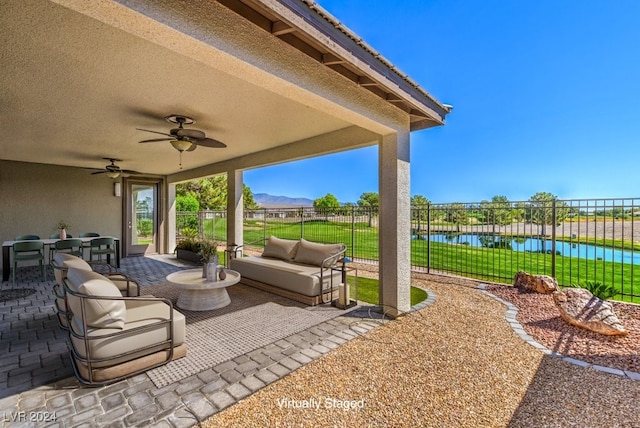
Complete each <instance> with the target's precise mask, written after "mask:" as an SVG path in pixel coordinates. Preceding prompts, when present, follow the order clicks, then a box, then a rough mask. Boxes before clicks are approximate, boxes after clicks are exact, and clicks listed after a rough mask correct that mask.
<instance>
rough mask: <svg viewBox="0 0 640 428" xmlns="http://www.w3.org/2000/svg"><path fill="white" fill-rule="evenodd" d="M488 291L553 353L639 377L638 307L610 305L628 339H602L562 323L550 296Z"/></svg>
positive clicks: (493, 287)
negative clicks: (507, 305) (510, 308)
mask: <svg viewBox="0 0 640 428" xmlns="http://www.w3.org/2000/svg"><path fill="white" fill-rule="evenodd" d="M487 291H490V292H491V293H492V294H494V295H496V296H498V297H500V298H502V299H504V300H507V301H509V302H511V303H513V304H514V305H515V306H516V307H518V315H517V317H516V318H517V320H518V321H519V322H520V324H522V326H523V327H524V329H525V331H526V332H527V333H528V334H529V335H530V336H532V337H534V338H535V339H536V341H537V342H538V343H540V344H542V345H544V346H546V347H547V348H549V349H551V350H552V351H555V352H558V353H559V354H562V355H566V356H568V357H574V358H577V359H579V360H582V361H586V362H588V363H591V364H596V365H600V366H606V367H613V368H616V369H620V370H630V371H633V372H636V373H640V306H639V305H632V304H627V303H620V302H611V303H612V304H613V307H614V311H615V313H616V315H617V316H618V318H619V319H620V321H621V322H622V325H623V326H624V327H625V329H626V330H627V331H628V332H629V334H628V335H627V336H604V335H602V334H597V333H593V332H590V331H588V330H585V329H582V328H579V327H575V326H572V325H570V324H568V323H567V322H565V321H564V320H563V319H562V318H561V317H560V313H559V312H558V309H557V308H556V306H555V304H554V303H553V298H552V297H551V295H550V294H538V293H523V292H521V291H520V290H519V289H518V288H515V287H510V286H504V285H490V286H488V287H487Z"/></svg>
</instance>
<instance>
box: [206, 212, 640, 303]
mask: <svg viewBox="0 0 640 428" xmlns="http://www.w3.org/2000/svg"><path fill="white" fill-rule="evenodd" d="M226 227H227V223H226V218H215V219H207V220H205V224H204V230H205V232H206V234H207V236H210V237H214V238H215V239H216V240H218V241H220V242H223V241H224V240H225V237H226ZM270 235H274V236H277V237H279V238H287V239H300V237H304V238H305V239H308V240H310V241H316V242H343V243H345V244H346V245H347V247H348V250H347V255H348V256H349V257H354V258H362V259H367V260H377V259H378V229H377V228H373V227H369V226H368V224H367V223H366V222H359V223H354V227H352V224H351V223H350V222H332V221H324V220H317V219H315V220H310V221H304V222H300V221H297V222H294V221H290V222H289V221H283V220H282V219H267V223H266V224H265V222H264V220H251V219H247V220H245V222H244V242H246V243H248V242H258V241H261V240H262V239H264V238H265V237H266V238H268V237H269V236H270ZM575 242H577V241H575ZM592 243H594V244H600V245H602V244H611V245H614V246H616V247H617V248H619V247H620V243H619V242H600V241H597V242H592ZM411 246H412V248H411V264H412V266H420V267H427V266H429V267H430V268H431V269H432V270H436V271H438V270H439V271H446V272H451V273H455V274H459V275H461V276H466V277H469V278H477V279H483V280H488V281H494V282H503V283H507V284H510V283H512V282H513V278H514V276H515V274H516V273H517V272H518V271H520V270H524V271H527V272H529V273H531V274H540V275H541V274H545V275H550V274H551V263H552V262H551V255H550V254H538V253H527V252H519V251H512V250H510V249H501V248H478V247H471V246H465V245H455V244H446V243H440V242H431V243H430V257H428V254H427V241H423V240H415V241H412V242H411ZM635 249H637V246H636V247H635ZM556 278H557V280H558V282H559V283H560V284H562V285H568V284H575V283H580V282H583V281H586V280H592V281H599V282H602V283H606V284H610V285H613V286H614V287H616V288H617V289H618V290H621V291H623V292H624V293H625V294H626V296H622V295H621V294H619V295H618V296H616V297H615V299H617V300H624V301H632V302H634V303H640V297H630V296H629V295H630V294H636V295H639V294H640V268H635V266H634V265H632V264H629V263H614V262H604V261H598V260H584V259H578V258H571V257H565V256H556ZM373 288H375V289H376V293H377V286H376V287H373ZM370 298H371V299H374V297H370ZM375 302H376V303H377V297H375Z"/></svg>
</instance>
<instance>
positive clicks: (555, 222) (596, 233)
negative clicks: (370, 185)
mask: <svg viewBox="0 0 640 428" xmlns="http://www.w3.org/2000/svg"><path fill="white" fill-rule="evenodd" d="M639 202H640V199H635V198H624V199H583V200H575V199H574V200H559V199H552V200H541V201H518V202H513V201H506V200H504V201H493V202H491V201H483V202H478V203H450V204H429V205H427V206H421V207H413V209H412V214H411V215H412V218H411V228H412V230H411V232H412V233H411V235H412V240H411V265H412V268H413V269H415V270H418V271H426V272H430V273H452V274H456V275H461V276H466V277H470V278H477V279H484V280H488V281H495V282H504V283H511V282H512V281H513V278H514V276H515V275H516V273H517V272H518V271H520V270H524V271H527V272H528V273H531V274H539V275H542V274H544V275H551V276H553V277H555V278H557V279H558V282H559V283H560V284H561V285H570V284H582V283H584V282H586V281H591V282H599V283H602V284H607V285H612V286H614V287H615V288H616V289H617V290H619V293H620V294H619V295H618V296H617V297H616V298H617V299H619V300H625V301H636V302H637V303H640V269H639V268H640V205H639ZM177 225H178V233H179V235H180V234H184V231H185V230H190V231H191V232H189V233H193V232H194V230H195V231H196V232H197V233H198V234H199V235H201V236H202V235H204V236H207V237H209V238H212V239H215V240H218V241H221V242H224V241H225V240H226V213H225V212H224V211H202V212H199V213H179V215H178V219H177ZM271 235H274V236H277V237H280V238H288V239H300V238H305V239H308V240H310V241H316V242H342V243H345V244H346V245H347V246H348V255H349V257H351V258H352V259H354V260H361V261H372V262H377V260H378V210H377V208H376V207H358V206H352V207H341V208H335V209H327V210H318V209H314V208H311V207H305V208H269V209H260V210H251V211H245V219H244V241H245V244H248V243H254V242H257V243H258V244H256V245H261V243H262V242H263V240H264V239H266V238H268V237H269V236H271ZM636 265H639V268H636Z"/></svg>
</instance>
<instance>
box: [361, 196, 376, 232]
mask: <svg viewBox="0 0 640 428" xmlns="http://www.w3.org/2000/svg"><path fill="white" fill-rule="evenodd" d="M379 205H380V196H379V195H378V194H377V193H376V192H364V193H363V194H362V195H360V199H358V206H359V207H363V208H365V209H366V211H367V225H368V226H369V227H371V223H372V222H373V216H374V214H375V213H374V209H376V208H378V206H379Z"/></svg>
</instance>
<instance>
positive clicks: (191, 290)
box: [167, 268, 240, 311]
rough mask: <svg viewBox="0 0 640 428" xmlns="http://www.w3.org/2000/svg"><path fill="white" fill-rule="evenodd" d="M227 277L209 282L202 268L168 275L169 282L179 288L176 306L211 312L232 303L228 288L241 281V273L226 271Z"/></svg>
mask: <svg viewBox="0 0 640 428" xmlns="http://www.w3.org/2000/svg"><path fill="white" fill-rule="evenodd" d="M224 271H225V273H226V274H227V277H226V278H225V279H219V280H217V281H207V280H206V278H203V277H202V268H198V269H188V270H181V271H178V272H174V273H172V274H169V275H167V282H168V283H169V284H170V285H172V286H174V287H176V288H179V289H180V290H181V291H180V295H179V296H178V302H177V303H176V305H177V306H178V307H179V308H180V309H186V310H188V311H210V310H213V309H219V308H223V307H225V306H227V305H228V304H229V303H231V298H230V297H229V293H227V288H226V287H229V286H230V285H233V284H237V283H238V282H239V281H240V273H238V272H236V271H234V270H229V269H225V270H224Z"/></svg>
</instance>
